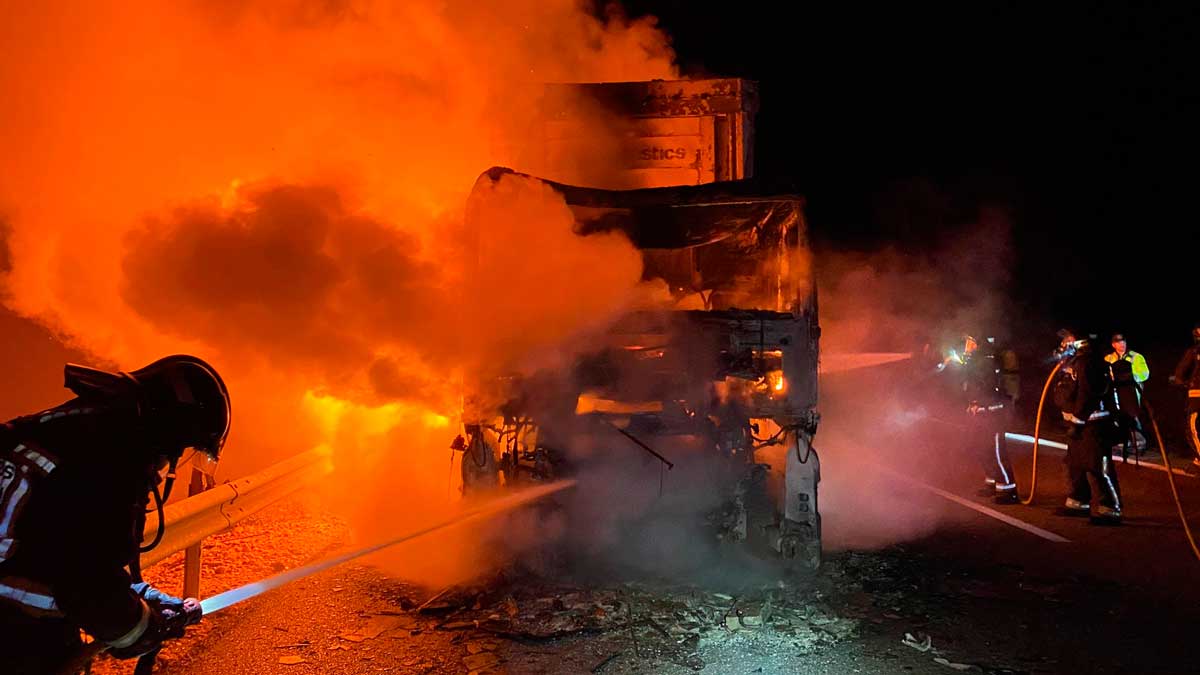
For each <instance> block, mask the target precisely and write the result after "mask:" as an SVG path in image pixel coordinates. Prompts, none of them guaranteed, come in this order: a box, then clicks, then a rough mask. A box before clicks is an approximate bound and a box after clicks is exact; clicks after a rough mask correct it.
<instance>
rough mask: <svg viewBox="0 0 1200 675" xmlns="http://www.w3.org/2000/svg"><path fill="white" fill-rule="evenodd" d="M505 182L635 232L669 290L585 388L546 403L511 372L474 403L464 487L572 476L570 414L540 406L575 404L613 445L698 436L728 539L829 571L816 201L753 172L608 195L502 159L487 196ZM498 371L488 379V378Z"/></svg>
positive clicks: (611, 343)
mask: <svg viewBox="0 0 1200 675" xmlns="http://www.w3.org/2000/svg"><path fill="white" fill-rule="evenodd" d="M506 179H518V180H538V181H541V182H542V183H543V184H546V185H548V186H549V187H550V188H552V189H553V190H555V191H556V192H558V193H559V194H561V195H562V197H563V199H564V201H565V202H566V204H567V206H568V207H569V208H570V210H571V212H572V214H573V216H574V219H575V232H576V233H577V234H578V235H579V236H582V237H587V236H591V235H593V234H597V233H606V232H614V231H618V232H621V233H623V234H624V235H625V236H627V237H628V238H629V240H630V241H631V242H632V243H633V244H634V246H636V247H637V248H638V249H639V250H640V251H641V253H642V258H643V270H644V271H643V277H644V279H646V280H647V281H660V282H664V283H665V286H666V288H667V289H668V293H669V296H670V297H668V298H663V299H662V300H661V302H660V303H659V304H658V305H655V306H654V307H651V308H647V309H643V310H639V311H634V312H630V313H628V314H627V315H625V316H623V317H621V318H619V319H618V320H617V321H616V322H615V323H614V324H613V325H612V326H611V327H610V329H609V330H608V332H607V340H606V343H605V345H604V346H603V348H599V349H598V350H597V351H596V353H594V354H591V355H589V356H588V357H587V358H585V359H582V360H581V361H580V362H579V363H577V364H576V372H575V373H573V374H572V376H571V377H569V378H567V380H568V381H569V382H571V385H570V386H572V387H576V389H575V390H573V391H563V390H561V389H558V390H555V391H554V393H553V395H552V396H550V397H546V396H541V395H539V394H537V393H534V392H532V389H531V388H533V387H536V383H534V382H522V381H516V380H507V381H505V382H504V383H503V388H502V390H501V391H500V392H499V394H498V393H497V392H496V391H492V392H486V393H484V392H480V394H479V395H478V396H475V397H471V396H468V398H469V399H470V398H474V399H476V400H481V401H482V400H486V401H492V402H494V403H495V404H494V405H493V406H492V407H490V408H487V407H486V406H485V407H483V408H480V409H478V410H477V411H476V413H475V418H474V420H473V421H471V422H469V423H468V424H467V428H466V433H465V435H464V438H463V440H462V441H461V442H460V449H463V450H464V451H465V452H466V453H467V457H464V459H463V462H462V466H463V472H464V473H463V483H464V490H470V489H473V488H474V487H475V486H478V487H479V489H481V490H486V489H490V488H491V487H492V486H495V485H497V484H499V483H503V484H512V485H515V484H520V483H522V482H524V481H534V482H540V481H546V480H551V479H553V478H557V477H559V476H560V475H564V474H563V473H561V472H563V471H564V470H566V471H569V470H570V467H564V464H563V461H564V459H568V460H569V458H566V454H567V453H563V452H562V451H561V449H560V448H556V447H555V443H554V442H553V440H552V439H554V438H555V437H556V436H559V434H556V433H555V429H554V427H553V426H551V424H552V423H551V422H550V421H549V420H550V419H551V418H554V419H558V420H561V419H562V415H561V414H555V415H552V416H547V415H544V414H543V413H544V411H540V410H538V409H537V407H536V406H530V405H529V404H528V402H530V401H537V400H546V399H547V398H552V399H555V400H558V401H562V400H564V399H567V400H569V401H570V404H571V407H573V408H574V410H573V418H572V421H571V422H570V425H571V426H572V433H578V430H579V429H593V430H595V433H596V434H607V436H606V438H607V439H608V440H605V441H604V442H605V443H610V444H613V445H614V447H615V444H619V443H633V444H636V445H638V446H640V447H642V448H643V449H647V450H650V449H652V448H653V447H654V446H655V445H656V439H664V438H667V437H674V438H687V439H689V440H688V442H692V441H695V443H694V446H695V447H698V448H701V451H702V452H704V453H708V454H709V456H710V457H712V456H715V457H718V458H720V459H719V461H720V462H722V464H721V465H722V466H723V467H725V470H724V474H725V475H726V476H727V477H728V478H729V480H727V481H726V484H727V485H728V486H730V489H729V500H728V505H729V506H728V508H725V509H723V513H722V514H720V516H719V517H718V518H710V519H709V520H710V521H717V522H720V523H721V525H720V528H721V530H722V531H721V532H720V533H719V534H720V536H721V537H722V538H723V539H726V540H729V539H732V540H734V541H741V542H745V544H746V545H748V546H750V547H751V548H753V549H756V550H759V551H762V552H766V553H771V554H774V555H777V556H780V557H782V558H784V559H786V560H790V561H794V562H795V563H796V564H797V565H798V566H802V567H815V566H817V565H819V563H820V559H821V521H820V514H819V510H818V503H817V485H818V482H819V481H820V460H819V458H818V456H817V454H816V452H815V451H814V450H813V446H812V440H813V437H814V436H815V434H816V429H817V424H818V421H819V415H818V413H817V361H818V356H819V339H820V327H819V325H818V322H817V295H816V288H815V286H814V285H813V283H812V275H811V274H810V256H809V249H808V236H807V234H808V233H807V229H806V225H805V221H804V215H803V205H804V202H803V199H802V198H800V197H799V196H796V195H790V194H777V193H772V192H771V191H769V190H765V189H764V188H763V187H762V186H760V185H758V184H756V183H755V182H753V181H724V182H717V183H710V184H702V185H695V186H677V187H660V188H643V189H634V190H607V189H597V188H588V187H580V186H573V185H567V184H563V183H557V182H552V181H546V180H542V179H539V178H534V177H532V176H528V175H525V174H517V173H516V172H513V171H511V170H509V169H504V168H494V169H491V170H489V171H487V172H485V173H484V174H483V175H481V176H480V177H479V179H478V181H477V183H476V190H477V191H478V194H480V195H485V194H488V193H490V192H491V190H492V186H493V184H495V183H496V182H498V181H503V180H506ZM475 194H476V193H475V192H473V193H472V196H473V198H474V196H475ZM480 198H483V197H480ZM467 212H468V214H469V213H471V212H472V209H471V208H469V207H468V209H467ZM470 225H471V223H470V222H468V230H472V228H471V227H470ZM475 229H480V228H475ZM481 234H482V233H481ZM484 248H486V246H485V247H484ZM531 264H536V262H531ZM624 373H638V374H639V376H638V377H635V378H629V377H624V376H623V374H624ZM485 379H487V378H481V379H479V380H477V381H476V385H475V386H477V387H487V386H490V385H489V383H488V382H485V381H484V380H485ZM561 412H562V411H561V409H560V410H558V411H556V413H561ZM464 421H467V420H466V418H464ZM614 429H617V430H619V435H614V434H613V430H614ZM588 433H591V432H588ZM621 436H624V438H621ZM767 447H772V448H775V450H776V451H778V450H783V453H784V454H783V462H782V464H783V467H782V468H783V471H782V475H781V476H780V475H777V474H775V473H772V472H771V470H770V466H768V465H766V464H764V463H762V462H760V461H759V459H758V455H757V453H759V452H760V451H762V450H764V448H767ZM617 449H618V450H622V451H627V450H629V449H630V448H617ZM775 479H779V487H778V488H777V489H778V490H779V492H775V493H774V494H772V492H771V491H770V489H771V487H770V486H772V485H773V484H774V483H775Z"/></svg>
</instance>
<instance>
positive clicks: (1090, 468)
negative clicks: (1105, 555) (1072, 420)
mask: <svg viewBox="0 0 1200 675" xmlns="http://www.w3.org/2000/svg"><path fill="white" fill-rule="evenodd" d="M1115 429H1116V427H1115V426H1114V425H1113V421H1112V419H1110V418H1103V419H1100V420H1096V421H1093V422H1088V423H1087V424H1084V425H1081V426H1079V427H1078V428H1077V429H1075V431H1074V435H1073V437H1072V438H1071V439H1070V442H1068V443H1067V476H1068V479H1069V480H1070V483H1071V494H1070V496H1071V498H1072V499H1076V500H1078V501H1080V502H1082V503H1084V504H1092V501H1093V499H1098V500H1099V503H1100V504H1101V505H1103V506H1107V507H1108V508H1110V509H1116V510H1118V511H1120V510H1121V484H1120V482H1118V480H1117V469H1116V466H1115V465H1114V464H1113V459H1112V446H1113V443H1112V441H1113V437H1114V435H1115V433H1114V430H1115ZM1094 506H1095V505H1094V504H1093V509H1094Z"/></svg>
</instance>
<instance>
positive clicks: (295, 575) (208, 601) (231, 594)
mask: <svg viewBox="0 0 1200 675" xmlns="http://www.w3.org/2000/svg"><path fill="white" fill-rule="evenodd" d="M574 485H575V481H574V480H560V481H556V482H554V483H549V484H546V485H541V486H538V487H535V488H529V489H527V490H522V491H520V492H518V493H516V494H512V495H509V496H507V497H503V498H501V499H496V500H493V501H489V502H488V503H486V504H482V505H480V506H477V507H475V508H472V509H468V510H467V511H464V512H462V513H459V514H458V515H455V516H453V517H451V518H447V519H445V520H443V521H441V522H438V523H435V524H433V525H430V526H428V527H425V528H422V529H420V530H417V531H415V532H409V533H407V534H403V535H401V536H398V537H395V538H392V539H388V540H386V541H382V542H379V543H376V544H371V545H369V546H364V547H362V548H358V549H354V550H351V551H347V552H345V553H341V554H338V555H334V556H331V557H329V558H325V559H323V560H318V561H317V562H314V563H309V564H308V565H304V566H301V567H297V568H295V569H292V570H288V571H286V572H282V573H280V574H276V575H275V576H272V577H267V578H266V579H262V580H261V581H255V582H252V583H249V584H246V585H244V586H239V587H237V588H234V589H231V590H228V591H225V592H223V593H218V594H217V595H214V596H211V597H208V598H205V599H204V600H202V601H201V602H200V604H199V608H198V611H197V610H189V611H187V612H185V613H182V614H179V615H176V616H172V617H170V618H169V622H173V623H171V625H170V626H169V627H170V628H174V629H178V630H182V629H183V628H184V627H186V626H187V625H189V624H192V623H196V622H198V621H199V620H200V617H201V616H210V615H212V614H215V613H217V612H220V611H222V610H224V609H227V608H229V607H230V606H232V605H235V604H237V603H239V602H243V601H245V600H249V599H250V598H253V597H256V596H258V595H261V594H263V593H265V592H267V591H269V590H272V589H275V588H279V587H280V586H284V585H286V584H289V583H291V582H293V581H297V580H299V579H303V578H305V577H308V576H312V575H313V574H316V573H318V572H323V571H325V570H327V569H329V568H331V567H336V566H338V565H341V564H343V563H346V562H349V561H351V560H354V559H356V558H361V557H363V556H365V555H369V554H371V553H376V552H378V551H381V550H383V549H385V548H389V547H392V546H396V545H397V544H402V543H404V542H408V541H412V540H413V539H418V538H420V537H423V536H425V535H428V534H432V533H434V532H437V531H438V530H443V529H446V528H449V527H454V526H456V525H462V524H465V523H468V522H471V521H474V520H479V519H481V518H484V517H487V516H492V515H497V514H499V513H503V512H505V511H510V510H512V509H515V508H517V507H519V506H524V505H526V504H529V503H531V502H534V501H537V500H540V499H544V498H546V497H549V496H550V495H553V494H556V493H558V492H561V491H563V490H566V489H568V488H571V487H574ZM108 650H109V646H108V645H107V644H105V643H102V642H99V641H95V642H91V643H89V644H88V645H86V646H85V647H84V649H83V650H82V651H81V652H80V654H79V655H78V656H77V657H76V658H75V659H72V660H71V662H70V663H68V664H67V666H66V667H65V668H63V669H62V670H61V671H60V675H76V674H77V673H78V672H79V671H81V670H83V669H84V668H86V667H87V664H88V663H89V662H90V661H91V660H92V659H93V658H95V657H96V656H99V655H100V654H103V653H105V652H107V651H108ZM152 654H157V652H152ZM147 656H150V654H147V655H144V656H143V657H141V658H139V659H138V664H137V667H136V669H135V671H134V673H135V675H149V672H150V669H152V668H153V665H154V661H153V659H147V658H146V657H147Z"/></svg>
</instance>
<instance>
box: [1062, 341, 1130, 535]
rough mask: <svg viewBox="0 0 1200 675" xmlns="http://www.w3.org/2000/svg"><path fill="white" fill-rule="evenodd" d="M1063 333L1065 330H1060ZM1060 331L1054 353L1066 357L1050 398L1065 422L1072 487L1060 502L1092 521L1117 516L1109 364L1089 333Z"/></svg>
mask: <svg viewBox="0 0 1200 675" xmlns="http://www.w3.org/2000/svg"><path fill="white" fill-rule="evenodd" d="M1063 333H1066V336H1064V335H1063ZM1075 335H1076V333H1074V332H1071V331H1061V332H1060V337H1062V338H1063V343H1061V344H1060V346H1059V351H1058V354H1059V355H1060V357H1061V358H1065V359H1068V361H1067V362H1066V363H1065V365H1063V367H1062V369H1061V371H1060V375H1059V378H1058V381H1057V382H1056V383H1055V395H1054V398H1055V403H1056V404H1057V405H1058V406H1059V409H1060V410H1061V412H1062V417H1063V420H1064V421H1065V422H1066V423H1067V437H1068V442H1067V474H1068V478H1069V481H1070V488H1071V492H1070V494H1069V495H1068V496H1067V499H1066V502H1065V506H1066V508H1067V510H1068V511H1071V512H1074V513H1081V514H1083V513H1087V514H1090V515H1091V517H1092V519H1093V521H1096V522H1110V523H1118V522H1120V520H1121V507H1122V505H1121V487H1120V483H1119V482H1118V481H1117V472H1116V467H1115V466H1114V465H1113V460H1112V445H1113V439H1114V438H1115V434H1116V421H1115V418H1114V416H1113V411H1112V408H1113V402H1112V394H1113V392H1112V383H1111V381H1110V380H1109V370H1108V364H1107V363H1106V362H1105V360H1104V358H1103V356H1101V355H1100V353H1099V351H1098V350H1096V349H1095V348H1094V347H1093V346H1092V344H1091V340H1090V339H1082V340H1081V339H1073V340H1070V341H1069V343H1068V338H1074V337H1075ZM1089 337H1090V336H1089Z"/></svg>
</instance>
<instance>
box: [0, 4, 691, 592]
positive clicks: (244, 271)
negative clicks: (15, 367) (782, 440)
mask: <svg viewBox="0 0 1200 675" xmlns="http://www.w3.org/2000/svg"><path fill="white" fill-rule="evenodd" d="M583 7H584V5H583V4H581V3H579V2H577V1H576V0H515V1H513V2H506V3H502V4H499V5H497V4H495V3H478V2H467V1H465V0H450V1H448V2H445V1H441V0H438V1H434V0H423V1H416V2H360V1H359V0H342V1H336V0H335V1H333V2H309V1H307V0H246V1H241V2H182V3H155V4H151V5H148V6H147V5H144V4H143V3H124V2H117V1H116V0H110V1H107V2H105V1H100V2H90V3H54V2H49V3H10V6H8V7H6V12H5V21H3V22H0V43H2V44H4V45H5V58H4V59H3V60H0V101H4V114H3V115H0V175H3V177H4V178H3V180H0V238H2V239H0V244H3V247H4V250H5V251H6V252H9V253H11V255H10V256H8V257H9V258H11V261H12V265H11V269H10V270H6V269H0V275H2V276H0V298H2V299H3V301H4V302H5V304H6V305H8V306H9V307H10V308H12V309H13V310H14V311H16V312H17V313H19V314H21V315H23V316H25V317H29V318H31V319H34V320H36V321H39V322H41V323H42V324H44V325H46V326H48V327H50V328H51V329H52V330H53V331H55V332H56V333H57V334H59V335H61V336H62V337H63V339H64V340H65V341H67V342H68V343H70V344H71V345H73V346H75V347H77V348H80V349H82V350H85V351H86V352H88V353H90V354H92V355H94V359H93V361H94V362H95V363H97V364H98V365H105V366H113V367H119V368H134V367H138V366H141V365H144V364H145V363H148V362H150V361H152V360H153V359H155V358H158V357H159V356H161V355H163V354H168V353H175V352H190V353H194V354H197V355H199V356H201V357H203V358H205V359H206V360H208V361H210V362H211V363H213V364H214V365H215V366H216V367H217V368H218V370H220V371H221V372H222V374H223V375H224V377H225V379H226V381H227V383H228V385H229V388H230V390H231V393H232V397H233V405H234V422H233V430H232V435H231V438H230V443H229V447H228V449H227V450H226V452H225V453H224V454H223V457H222V466H221V471H222V477H229V478H232V477H236V476H238V475H242V474H245V473H248V472H250V471H253V470H255V469H258V468H261V467H262V466H264V465H266V464H269V463H271V462H274V461H277V460H280V459H283V458H284V457H287V456H290V455H292V454H295V453H297V452H301V451H303V450H306V449H308V448H311V447H313V446H315V445H318V444H320V443H328V444H330V445H331V446H332V447H333V448H334V451H335V455H336V457H335V461H336V463H337V465H338V467H339V472H342V471H343V470H348V469H350V468H353V469H354V471H353V475H350V473H349V472H348V473H347V474H346V475H345V478H346V480H347V481H351V480H353V481H355V482H354V483H353V485H354V489H353V490H334V492H336V493H337V494H338V495H339V497H337V499H343V498H344V499H351V497H348V496H344V495H351V493H352V499H353V500H354V508H353V509H352V510H353V511H354V512H355V513H356V514H361V516H362V520H363V522H376V521H387V520H388V519H389V518H391V517H392V515H393V514H392V510H397V509H398V510H400V511H401V512H403V514H404V515H403V517H404V518H409V519H416V520H420V519H421V518H425V517H429V518H432V517H435V516H437V515H440V513H439V512H440V511H443V510H444V509H445V508H446V507H445V504H446V503H447V499H446V484H447V478H446V471H447V467H446V443H447V442H448V441H449V438H451V437H452V436H453V432H454V429H453V428H452V426H453V425H454V424H456V423H457V422H458V419H457V414H458V400H459V399H458V392H457V389H456V383H457V382H460V381H461V380H462V377H463V373H464V372H465V371H470V370H472V369H474V368H476V367H477V366H478V365H479V363H481V362H482V361H484V360H490V359H503V360H505V361H508V362H512V363H513V364H515V365H516V367H526V366H528V365H530V364H533V365H538V364H540V362H538V358H541V354H542V353H543V352H544V351H546V350H547V349H548V347H547V344H549V341H551V340H559V339H561V337H562V336H564V335H572V334H574V333H576V332H577V331H578V330H580V329H581V328H593V327H594V324H595V323H596V322H597V321H598V320H602V319H603V317H604V316H605V314H606V313H607V312H612V311H615V310H617V309H619V308H620V307H621V306H622V303H623V302H624V294H626V293H628V292H629V289H630V287H631V286H632V285H635V284H636V282H637V279H638V278H639V274H640V269H638V265H640V260H637V261H634V262H630V260H631V258H630V255H631V254H630V250H631V249H630V247H629V245H628V244H627V242H626V243H624V244H622V243H621V242H618V241H615V240H613V239H612V238H609V239H607V240H605V239H598V240H597V241H595V242H580V243H574V244H572V246H573V248H571V249H570V250H560V249H561V247H560V248H554V249H553V250H555V251H559V252H558V253H557V254H556V256H555V258H554V259H553V260H551V261H550V264H549V265H548V266H547V265H545V264H541V263H539V262H538V261H537V260H536V256H541V255H542V249H539V248H538V246H542V245H545V246H554V245H556V242H559V241H560V240H561V239H562V237H564V236H569V235H570V232H569V229H568V230H567V231H565V232H563V231H560V230H562V228H564V227H567V228H569V226H570V224H571V223H570V221H569V219H564V218H563V214H564V213H566V208H565V205H563V204H562V202H561V199H560V198H558V197H557V195H554V194H553V193H548V192H546V191H541V192H537V191H533V192H531V191H530V190H527V189H522V188H521V187H519V186H504V188H503V189H498V190H497V194H496V198H497V199H500V200H506V199H507V200H513V203H514V204H515V205H516V206H515V207H514V208H510V209H505V208H503V204H500V205H497V206H494V207H493V208H492V209H491V210H492V212H494V214H495V217H494V220H495V221H496V222H494V223H490V224H492V225H494V228H493V229H492V230H491V232H492V233H493V234H495V235H496V236H498V237H499V236H502V237H503V238H502V239H498V240H495V241H490V242H484V243H485V244H487V245H489V246H492V247H493V248H492V250H495V251H500V252H501V253H502V256H501V257H500V258H498V261H499V262H498V263H497V264H499V263H503V266H502V267H499V268H497V269H495V270H492V271H491V272H490V273H489V274H487V275H486V276H483V275H480V276H482V278H476V279H468V278H467V277H468V276H469V273H468V270H469V269H470V266H471V265H473V264H474V262H475V261H474V260H473V259H471V258H470V256H468V255H466V254H465V253H464V246H463V242H464V241H465V240H466V238H467V235H466V233H464V231H463V210H464V202H465V200H466V197H467V194H468V192H469V190H470V189H471V186H472V184H473V182H474V181H475V179H476V177H477V176H478V175H479V173H480V172H481V171H483V170H485V169H487V168H488V167H491V166H494V165H506V166H511V167H513V168H515V169H518V170H523V169H524V170H533V169H534V168H536V166H537V164H538V157H537V152H538V149H539V146H538V144H537V141H538V139H539V138H540V136H541V134H542V132H543V129H542V128H541V127H539V126H538V123H536V122H535V120H536V114H535V113H536V106H537V104H538V99H539V92H540V83H543V82H570V81H628V80H647V79H654V78H668V79H669V78H672V77H675V76H677V71H676V69H675V66H674V64H673V54H672V52H671V50H670V48H669V46H668V41H667V39H666V37H665V36H664V35H663V34H662V33H661V32H659V31H658V29H657V28H656V27H655V24H654V21H653V20H652V19H639V20H633V19H629V18H626V17H624V16H622V15H620V14H619V13H618V12H615V11H610V12H608V13H607V14H606V15H604V16H595V15H592V14H589V13H587V12H586V11H585V10H584V9H583ZM579 117H580V120H582V121H584V123H586V124H589V125H590V126H591V127H593V128H592V132H593V133H594V135H595V137H596V138H598V139H603V138H605V137H606V136H610V135H612V132H611V130H610V129H609V127H608V125H607V124H606V120H604V119H602V118H601V117H600V116H598V115H597V114H596V113H595V111H592V110H587V109H584V108H582V107H581V109H580V111H579ZM594 164H596V165H597V166H601V168H603V167H602V164H603V162H600V161H597V162H594ZM589 168H590V169H595V168H596V167H589ZM535 172H536V171H535ZM559 178H561V179H565V180H570V179H572V178H573V177H572V176H559ZM506 214H507V215H506ZM528 242H534V243H533V244H529V243H528ZM545 250H551V249H545ZM614 259H615V260H616V263H615V264H597V263H598V262H599V261H608V262H609V263H611V262H612V261H613V260H614ZM613 270H616V271H615V272H614V271H613ZM465 287H470V288H477V289H484V293H483V296H484V297H477V298H473V300H474V301H473V302H472V303H470V305H469V306H468V305H465V304H464V303H463V301H462V298H463V289H464V288H465ZM572 298H591V301H590V303H584V304H583V305H582V309H581V308H580V303H578V302H574V301H572V300H571V299H572ZM547 327H549V328H547ZM3 349H6V350H9V349H11V350H14V353H16V354H19V353H20V350H21V349H22V346H21V345H16V344H10V343H8V342H6V343H5V346H4V347H3ZM535 357H537V358H535ZM542 365H544V364H542ZM368 457H369V458H374V459H371V460H370V461H367V460H366V459H364V458H368ZM350 484H351V483H347V485H350ZM445 548H446V550H447V551H448V552H450V553H454V552H460V553H461V552H462V551H461V549H458V548H456V547H453V546H447V547H445ZM426 562H427V563H428V564H427V565H426V567H427V568H428V569H425V570H424V572H426V573H428V574H429V575H430V576H431V577H438V576H439V575H440V576H442V577H445V576H447V575H451V574H452V573H451V572H445V573H444V574H443V573H442V572H439V570H449V569H451V568H454V567H456V566H455V565H443V564H441V563H442V561H439V560H432V559H431V560H429V561H426ZM457 567H462V565H458V566H457ZM443 580H444V579H443Z"/></svg>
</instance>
